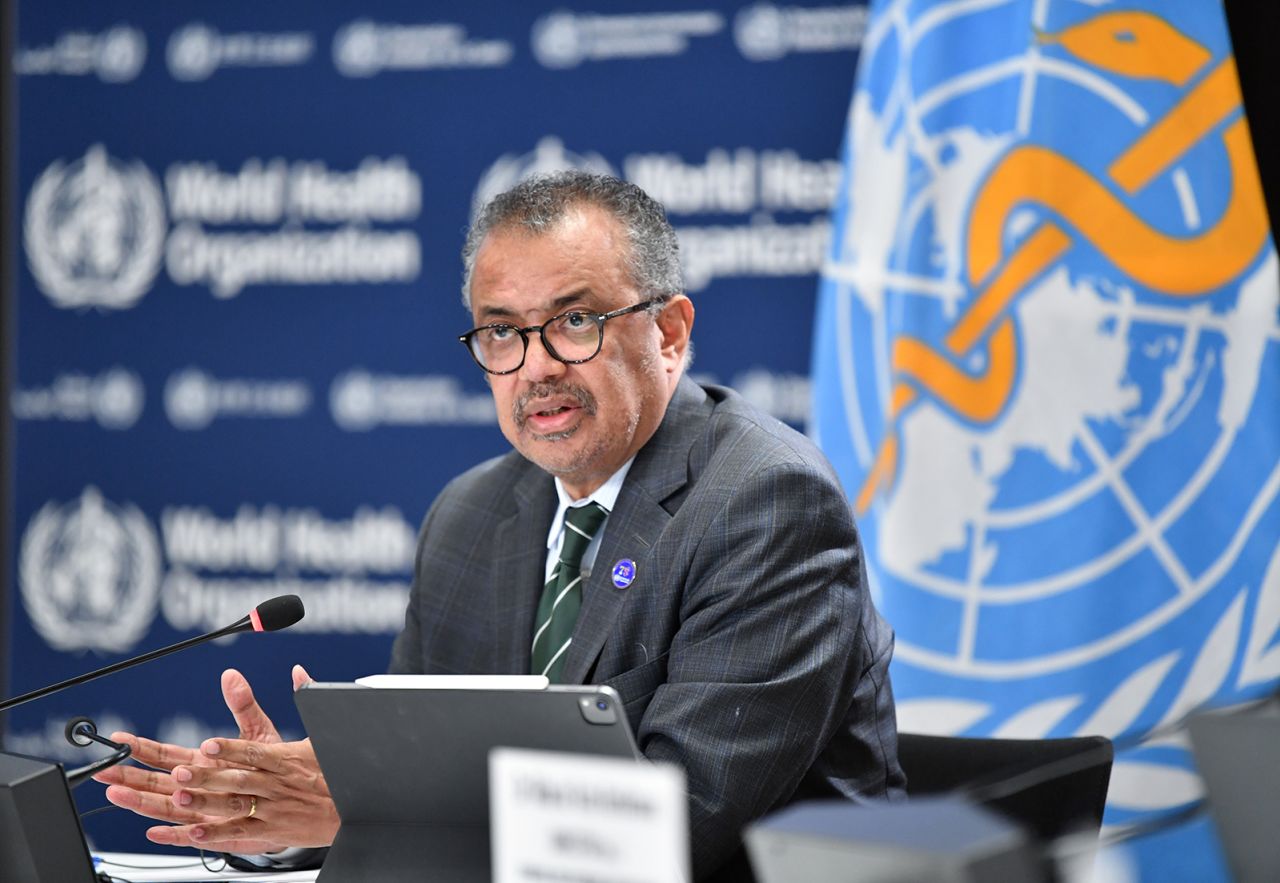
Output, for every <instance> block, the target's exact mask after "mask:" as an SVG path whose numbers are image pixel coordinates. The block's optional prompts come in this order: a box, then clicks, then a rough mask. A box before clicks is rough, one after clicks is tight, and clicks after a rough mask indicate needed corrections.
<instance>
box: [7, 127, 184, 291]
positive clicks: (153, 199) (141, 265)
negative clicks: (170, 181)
mask: <svg viewBox="0 0 1280 883" xmlns="http://www.w3.org/2000/svg"><path fill="white" fill-rule="evenodd" d="M167 232H168V226H167V223H166V220H165V213H164V203H163V198H162V195H161V191H160V185H159V184H158V183H157V181H156V179H155V176H154V175H152V174H151V172H150V171H149V170H148V169H147V167H146V166H145V165H143V164H142V163H141V162H134V163H131V164H128V165H126V164H125V163H122V162H120V161H119V160H116V159H114V158H113V157H111V156H109V155H108V154H107V152H106V150H105V149H104V148H103V146H102V145H100V144H99V145H95V146H94V147H91V148H90V149H89V150H88V152H87V153H85V155H84V156H83V157H82V158H80V159H78V160H75V161H73V162H70V163H66V162H63V161H62V160H59V161H57V162H55V163H53V164H52V165H51V166H49V167H48V168H47V169H46V170H45V171H44V173H43V174H41V175H40V177H39V178H38V179H37V180H36V182H35V185H34V186H32V188H31V193H30V194H29V196H28V197H27V209H26V217H25V222H24V229H23V241H24V244H25V246H26V250H27V260H28V264H29V266H30V267H31V274H32V275H33V276H34V277H35V280H36V283H37V284H38V285H39V286H40V290H41V291H43V292H44V293H45V295H46V296H48V298H49V300H50V301H52V302H53V304H54V306H57V307H62V308H64V309H75V308H84V307H99V308H102V309H117V310H118V309H126V308H128V307H131V306H133V305H134V304H135V303H137V302H138V300H139V299H140V298H141V297H142V296H143V295H144V294H146V293H147V291H148V290H149V289H150V287H151V283H152V281H153V280H154V279H155V276H156V273H157V272H158V271H159V269H160V262H161V259H162V257H163V253H164V243H165V235H166V233H167Z"/></svg>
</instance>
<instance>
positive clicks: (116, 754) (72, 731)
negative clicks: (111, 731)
mask: <svg viewBox="0 0 1280 883" xmlns="http://www.w3.org/2000/svg"><path fill="white" fill-rule="evenodd" d="M63 735H64V736H66V737H67V741H68V742H70V743H71V744H72V745H74V746H76V747H77V748H88V747H89V743H90V742H97V743H98V744H99V745H105V746H107V747H108V748H111V749H114V750H113V752H112V753H111V754H109V755H107V756H106V757H104V758H101V759H99V760H95V761H94V762H93V763H88V764H85V765H84V766H82V767H80V768H79V769H74V770H68V771H67V787H68V788H74V787H76V786H77V785H79V784H80V783H81V782H85V781H87V780H88V779H90V778H91V777H92V776H94V775H95V774H97V773H100V772H102V771H103V770H105V769H106V768H107V767H112V766H115V765H116V764H118V763H120V761H122V760H124V759H125V758H127V757H128V756H129V755H130V754H132V753H133V748H132V747H130V746H128V745H122V744H121V743H119V742H113V741H111V740H110V739H108V738H107V737H106V736H100V735H98V725H97V724H95V723H94V722H93V721H92V720H90V719H89V718H87V717H73V718H72V719H71V720H69V721H67V726H66V729H65V730H63Z"/></svg>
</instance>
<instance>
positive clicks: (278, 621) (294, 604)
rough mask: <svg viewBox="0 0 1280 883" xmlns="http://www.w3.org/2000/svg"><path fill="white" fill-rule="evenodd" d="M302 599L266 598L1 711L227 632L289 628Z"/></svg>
mask: <svg viewBox="0 0 1280 883" xmlns="http://www.w3.org/2000/svg"><path fill="white" fill-rule="evenodd" d="M303 612H304V610H303V606H302V599H301V598H299V597H298V596H297V595H280V596H279V597H277V598H272V599H271V600H269V601H263V602H262V603H261V604H259V605H258V606H257V607H255V608H254V609H253V611H252V612H251V613H250V614H249V615H248V616H245V617H242V618H240V619H239V620H237V621H236V622H233V623H232V624H231V625H229V626H227V627H226V628H221V629H218V630H217V631H216V632H209V633H208V634H205V635H197V636H196V637H194V638H188V639H187V640H185V641H179V642H178V643H176V644H171V645H170V646H168V647H162V648H160V649H159V650H152V651H151V652H150V653H144V654H143V655H141V656H135V657H134V658H133V659H126V660H124V661H123V662H117V663H115V664H113V665H108V666H107V667H106V668H100V669H98V670H97V671H91V672H89V673H88V674H83V675H78V676H77V677H74V678H68V679H67V680H65V681H61V682H59V683H57V684H51V685H50V686H48V687H41V688H40V689H39V690H32V691H31V692H30V693H23V694H22V695H21V696H15V697H13V698H12V699H5V700H4V701H3V702H0V711H8V710H9V709H10V708H13V707H15V706H18V705H22V704H23V703H24V702H30V701H31V700H33V699H39V698H41V697H43V696H48V695H49V694H50V693H57V692H58V691H59V690H65V689H67V688H68V687H74V686H77V685H78V684H83V683H87V682H88V681H93V680H97V679H98V678H101V677H105V676H106V675H109V674H114V673H116V672H118V671H122V670H123V669H126V668H132V667H133V666H135V665H141V664H142V663H144V662H150V661H151V660H153V659H159V658H160V657H161V656H168V655H169V654H170V653H177V652H178V651H179V650H185V649H187V648H188V647H194V646H195V645H197V644H203V643H204V642H206V641H215V640H217V639H218V638H225V637H226V636H227V635H234V634H236V633H237V632H247V631H251V630H252V631H255V632H273V631H276V630H277V629H283V628H288V627H289V626H291V625H293V624H294V623H295V622H297V621H298V620H300V619H302V615H303Z"/></svg>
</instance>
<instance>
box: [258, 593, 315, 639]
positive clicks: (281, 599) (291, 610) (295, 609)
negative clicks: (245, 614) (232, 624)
mask: <svg viewBox="0 0 1280 883" xmlns="http://www.w3.org/2000/svg"><path fill="white" fill-rule="evenodd" d="M306 612H307V611H306V608H304V607H303V606H302V599H301V598H299V597H298V596H297V595H279V596H277V597H275V598H272V599H271V600H269V601H263V602H262V603H261V604H259V605H258V606H257V607H255V608H253V612H251V613H250V614H249V619H250V620H252V621H253V630H254V631H255V632H274V631H278V630H279V629H287V628H288V627H289V626H291V625H293V624H294V623H295V622H297V621H298V620H300V619H302V617H303V615H305V614H306Z"/></svg>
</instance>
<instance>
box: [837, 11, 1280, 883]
mask: <svg viewBox="0 0 1280 883" xmlns="http://www.w3.org/2000/svg"><path fill="white" fill-rule="evenodd" d="M1278 302H1280V271H1278V269H1277V261H1276V250H1275V245H1274V243H1273V241H1272V237H1271V234H1270V231H1269V228H1268V223H1267V216H1266V210H1265V206H1264V202H1263V197H1262V191H1261V187H1260V184H1259V179H1258V173H1257V166H1256V163H1255V159H1254V155H1253V149H1252V146H1251V141H1250V137H1249V132H1248V127H1247V124H1246V121H1245V117H1244V112H1243V108H1242V104H1241V98H1240V89H1239V83H1238V78H1237V76H1236V70H1235V63H1234V57H1233V55H1232V50H1231V45H1230V40H1229V37H1228V33H1227V28H1226V22H1225V19H1224V16H1223V12H1222V7H1221V5H1220V4H1217V3H1206V2H1203V0H1178V2H1168V0H1136V2H1132V3H1127V4H1126V5H1125V6H1124V7H1123V8H1120V7H1116V6H1112V5H1108V4H1100V3H1096V2H1067V0H1013V2H1000V0H955V2H935V3H926V2H909V0H904V2H879V0H876V2H874V3H873V8H872V13H871V22H870V26H869V29H868V33H867V36H866V39H865V42H864V45H863V49H862V55H861V62H860V67H859V70H858V77H857V84H856V88H855V91H854V96H853V102H852V107H851V109H850V112H849V120H848V135H847V138H846V145H845V174H844V179H843V183H842V187H841V192H840V195H839V198H838V201H837V208H836V217H835V239H834V242H833V244H832V249H831V253H830V256H829V262H828V265H827V267H826V268H825V271H824V273H823V278H822V282H821V291H820V296H819V305H818V312H817V319H816V325H815V343H814V378H815V383H814V389H815V392H814V414H813V424H812V432H813V434H814V435H815V436H816V438H817V440H818V441H819V443H820V444H821V446H822V447H823V449H824V450H825V451H826V452H827V454H828V455H829V456H830V458H831V459H832V461H833V462H834V463H835V464H836V466H837V468H838V469H839V471H840V473H841V477H842V479H843V481H844V482H845V486H846V489H847V490H848V492H849V494H850V497H851V498H852V500H853V501H854V505H855V508H856V510H857V513H858V515H859V519H860V526H861V530H862V533H863V537H864V541H865V544H866V554H867V563H868V566H869V569H870V572H871V578H872V583H873V591H874V592H875V596H876V600H877V603H878V605H879V606H880V609H881V611H882V612H883V613H884V614H885V616H886V617H887V618H888V620H889V621H890V622H891V623H892V624H893V626H894V627H895V629H896V631H897V636H898V641H897V650H896V655H895V660H894V670H893V678H894V689H895V692H896V693H897V695H898V697H899V701H898V715H899V718H898V719H899V725H900V727H901V728H902V729H903V730H906V731H924V732H933V733H942V734H954V735H961V734H963V735H982V736H999V737H1026V738H1040V737H1059V736H1072V735H1079V734H1090V733H1098V734H1102V735H1105V736H1109V737H1112V738H1113V739H1117V740H1119V741H1120V743H1121V745H1124V744H1126V743H1127V742H1129V741H1136V740H1137V737H1139V736H1141V735H1142V734H1143V733H1146V732H1148V731H1150V730H1152V729H1154V728H1157V727H1161V726H1162V725H1166V724H1170V723H1171V722H1175V721H1178V720H1179V719H1180V718H1182V717H1183V716H1184V715H1185V714H1186V713H1187V712H1188V711H1189V710H1191V709H1194V708H1196V707H1198V706H1201V705H1204V704H1225V703H1232V702H1237V701H1240V700H1243V699H1246V698H1250V697H1255V696H1257V695H1259V694H1260V693H1263V692H1265V691H1267V690H1269V689H1271V687H1272V685H1274V683H1275V682H1276V680H1277V678H1278V677H1280V640H1278V639H1280V552H1278V551H1277V549H1278V546H1280V501H1278V500H1277V493H1278V492H1280V322H1278V315H1277V304H1278ZM1202 794H1203V792H1202V788H1201V785H1200V782H1199V779H1198V778H1197V777H1196V775H1195V773H1194V765H1193V764H1192V762H1191V758H1190V756H1189V752H1188V751H1187V749H1186V743H1185V740H1184V739H1183V738H1181V736H1180V735H1179V734H1175V735H1174V736H1173V737H1166V738H1160V739H1156V740H1153V741H1152V742H1148V743H1146V744H1143V745H1141V746H1139V747H1137V748H1134V749H1133V750H1130V751H1126V752H1123V753H1122V754H1121V755H1120V756H1119V757H1118V758H1117V762H1116V765H1115V768H1114V772H1113V776H1112V785H1111V791H1110V795H1109V804H1108V810H1107V817H1106V822H1107V824H1108V825H1116V826H1126V825H1128V824H1129V823H1130V822H1134V821H1135V820H1138V821H1141V820H1143V819H1150V818H1152V817H1153V815H1154V814H1158V813H1161V812H1172V811H1175V810H1177V809H1178V808H1180V807H1186V806H1188V805H1190V804H1192V803H1193V802H1194V801H1196V800H1197V799H1199V798H1200V797H1201V796H1202ZM1162 842H1163V843H1165V844H1168V843H1171V842H1172V843H1179V844H1182V847H1181V848H1179V849H1167V848H1165V849H1159V850H1155V849H1150V848H1148V849H1146V850H1145V851H1144V850H1142V849H1139V850H1138V852H1137V854H1138V856H1139V860H1140V861H1141V862H1142V871H1143V876H1144V877H1145V876H1148V872H1150V874H1151V875H1152V876H1153V878H1155V877H1159V878H1162V879H1186V878H1187V876H1188V875H1191V876H1198V877H1202V876H1205V875H1207V876H1209V877H1213V876H1218V875H1221V874H1222V873H1223V871H1222V866H1221V860H1220V858H1219V854H1218V852H1217V848H1216V846H1213V844H1212V841H1211V839H1210V835H1209V834H1208V826H1207V825H1206V824H1204V823H1203V822H1201V823H1198V824H1197V825H1193V826H1191V829H1190V830H1189V831H1188V830H1182V831H1177V832H1174V833H1173V834H1169V835H1166V837H1165V839H1164V840H1163V841H1162ZM1188 844H1189V845H1188ZM1161 861H1163V862H1165V864H1164V865H1161V864H1160V862H1161ZM1197 862H1199V864H1197Z"/></svg>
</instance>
